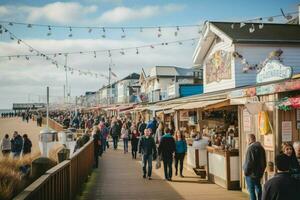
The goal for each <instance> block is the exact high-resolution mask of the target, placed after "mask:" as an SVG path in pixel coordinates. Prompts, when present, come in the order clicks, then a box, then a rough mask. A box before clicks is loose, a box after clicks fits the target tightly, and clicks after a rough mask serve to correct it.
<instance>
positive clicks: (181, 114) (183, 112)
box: [179, 110, 189, 122]
mask: <svg viewBox="0 0 300 200" xmlns="http://www.w3.org/2000/svg"><path fill="white" fill-rule="evenodd" d="M179 120H180V121H182V122H184V121H185V122H186V121H189V111H187V110H181V111H180V112H179Z"/></svg>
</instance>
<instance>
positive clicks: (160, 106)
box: [155, 104, 181, 113]
mask: <svg viewBox="0 0 300 200" xmlns="http://www.w3.org/2000/svg"><path fill="white" fill-rule="evenodd" d="M179 105H181V104H166V105H159V106H157V107H156V110H155V111H161V110H162V111H166V110H170V109H173V108H174V107H176V106H179ZM164 113H165V112H164Z"/></svg>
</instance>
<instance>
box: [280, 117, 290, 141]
mask: <svg viewBox="0 0 300 200" xmlns="http://www.w3.org/2000/svg"><path fill="white" fill-rule="evenodd" d="M281 133H282V142H290V141H292V122H291V121H283V122H282V124H281Z"/></svg>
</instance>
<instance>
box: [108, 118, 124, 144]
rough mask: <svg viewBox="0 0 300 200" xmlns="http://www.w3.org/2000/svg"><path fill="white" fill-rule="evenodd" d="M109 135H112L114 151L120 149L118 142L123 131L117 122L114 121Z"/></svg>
mask: <svg viewBox="0 0 300 200" xmlns="http://www.w3.org/2000/svg"><path fill="white" fill-rule="evenodd" d="M109 134H110V135H111V137H112V139H113V143H114V150H116V149H117V148H118V142H119V138H120V135H121V129H120V127H119V123H118V122H117V121H113V122H112V125H111V127H110V130H109Z"/></svg>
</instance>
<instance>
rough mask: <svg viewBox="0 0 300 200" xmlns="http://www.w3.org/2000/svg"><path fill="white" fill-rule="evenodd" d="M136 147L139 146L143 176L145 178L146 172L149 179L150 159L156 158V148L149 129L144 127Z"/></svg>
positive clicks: (150, 170)
mask: <svg viewBox="0 0 300 200" xmlns="http://www.w3.org/2000/svg"><path fill="white" fill-rule="evenodd" d="M138 148H139V153H142V162H143V178H146V174H147V175H148V179H149V180H151V175H152V160H155V159H156V156H157V150H156V145H155V141H154V139H153V137H152V136H151V132H150V130H149V129H145V133H144V135H143V136H142V137H141V138H140V141H139V145H138ZM147 164H148V171H147Z"/></svg>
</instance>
